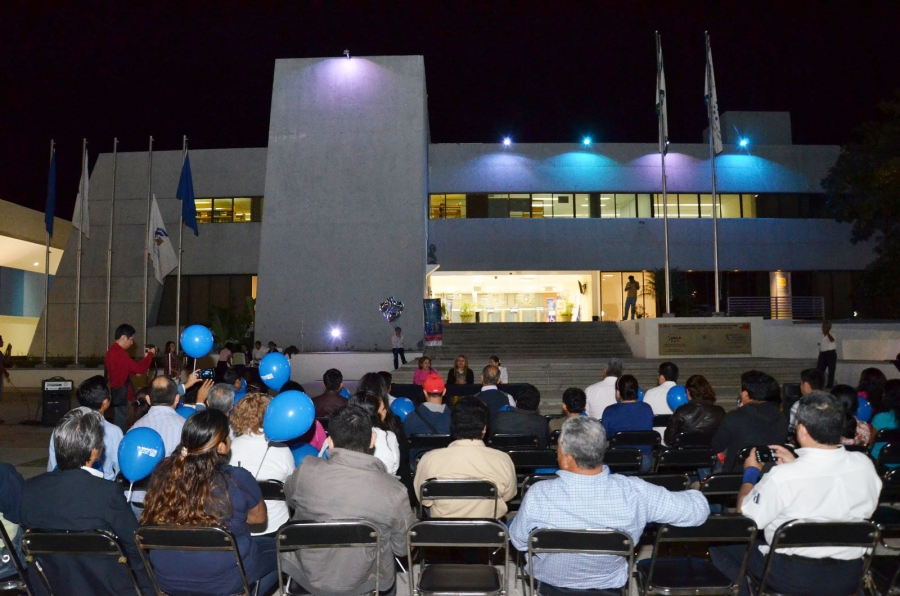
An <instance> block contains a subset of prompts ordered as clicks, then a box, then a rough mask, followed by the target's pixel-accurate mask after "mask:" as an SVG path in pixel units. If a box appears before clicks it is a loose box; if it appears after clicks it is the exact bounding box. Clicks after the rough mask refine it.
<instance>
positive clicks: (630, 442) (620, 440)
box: [609, 430, 662, 448]
mask: <svg viewBox="0 0 900 596" xmlns="http://www.w3.org/2000/svg"><path fill="white" fill-rule="evenodd" d="M661 443H662V439H661V438H660V436H659V433H658V432H656V431H655V430H623V431H619V432H617V433H616V434H614V435H613V436H612V438H611V439H610V440H609V446H610V447H633V446H636V445H639V446H641V447H643V446H649V447H653V448H656V447H659V446H660V444H661Z"/></svg>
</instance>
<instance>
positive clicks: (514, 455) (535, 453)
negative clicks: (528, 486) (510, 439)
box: [507, 449, 559, 475]
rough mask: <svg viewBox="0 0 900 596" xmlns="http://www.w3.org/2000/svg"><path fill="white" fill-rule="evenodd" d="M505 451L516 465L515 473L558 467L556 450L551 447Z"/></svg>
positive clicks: (528, 472) (531, 472)
mask: <svg viewBox="0 0 900 596" xmlns="http://www.w3.org/2000/svg"><path fill="white" fill-rule="evenodd" d="M507 453H508V454H509V458H510V459H511V460H512V462H513V465H514V466H515V467H516V474H522V475H524V474H533V473H534V471H535V470H540V469H546V468H559V462H558V461H557V460H556V451H553V450H551V449H523V450H518V449H514V450H511V451H507Z"/></svg>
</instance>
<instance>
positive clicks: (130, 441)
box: [119, 426, 166, 482]
mask: <svg viewBox="0 0 900 596" xmlns="http://www.w3.org/2000/svg"><path fill="white" fill-rule="evenodd" d="M165 456H166V446H165V445H164V444H163V440H162V437H161V436H159V433H158V432H156V431H155V430H153V429H152V428H147V427H146V426H142V427H139V428H134V429H132V430H130V431H128V432H127V433H125V436H124V437H122V441H121V442H120V443H119V469H120V470H122V476H124V477H125V478H127V479H128V480H130V481H131V482H137V481H138V480H143V479H144V478H146V477H147V476H149V475H150V473H151V472H153V468H155V467H156V464H158V463H159V462H161V461H162V460H163V458H164V457H165Z"/></svg>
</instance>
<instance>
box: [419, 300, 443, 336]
mask: <svg viewBox="0 0 900 596" xmlns="http://www.w3.org/2000/svg"><path fill="white" fill-rule="evenodd" d="M424 303H425V345H426V346H443V345H444V324H443V323H442V322H441V299H440V298H426V299H425V300H424Z"/></svg>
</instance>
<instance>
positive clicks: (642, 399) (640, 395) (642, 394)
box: [638, 387, 644, 401]
mask: <svg viewBox="0 0 900 596" xmlns="http://www.w3.org/2000/svg"><path fill="white" fill-rule="evenodd" d="M638 401H644V390H643V389H641V388H640V387H638Z"/></svg>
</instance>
